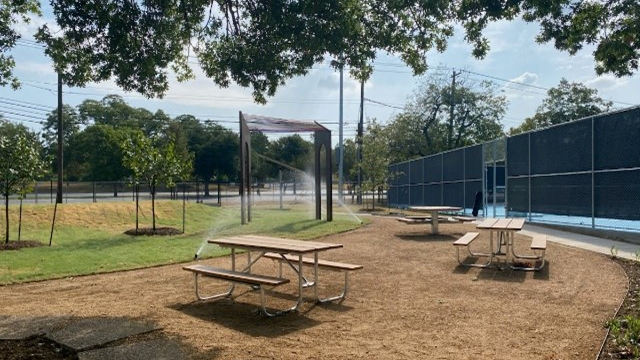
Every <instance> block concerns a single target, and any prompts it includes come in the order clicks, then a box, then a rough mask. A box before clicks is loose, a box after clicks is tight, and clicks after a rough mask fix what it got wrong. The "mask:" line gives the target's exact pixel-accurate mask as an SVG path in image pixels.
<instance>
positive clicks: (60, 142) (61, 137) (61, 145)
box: [56, 73, 64, 204]
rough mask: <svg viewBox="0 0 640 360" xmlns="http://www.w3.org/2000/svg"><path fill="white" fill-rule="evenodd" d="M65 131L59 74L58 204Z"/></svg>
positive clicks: (60, 193)
mask: <svg viewBox="0 0 640 360" xmlns="http://www.w3.org/2000/svg"><path fill="white" fill-rule="evenodd" d="M63 134H64V130H63V128H62V75H61V74H60V73H58V191H57V193H56V204H62V181H63V180H62V179H63V178H62V168H63V165H64V162H63V160H62V155H63V150H62V147H63V139H64V136H63Z"/></svg>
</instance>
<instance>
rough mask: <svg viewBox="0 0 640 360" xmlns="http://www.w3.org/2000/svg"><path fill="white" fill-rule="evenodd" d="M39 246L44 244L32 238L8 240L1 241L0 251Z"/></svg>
mask: <svg viewBox="0 0 640 360" xmlns="http://www.w3.org/2000/svg"><path fill="white" fill-rule="evenodd" d="M39 246H44V244H43V243H41V242H39V241H33V240H9V242H8V243H2V244H1V245H0V251H4V250H20V249H24V248H33V247H39Z"/></svg>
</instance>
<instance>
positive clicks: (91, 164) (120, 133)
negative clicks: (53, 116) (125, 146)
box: [66, 124, 135, 181]
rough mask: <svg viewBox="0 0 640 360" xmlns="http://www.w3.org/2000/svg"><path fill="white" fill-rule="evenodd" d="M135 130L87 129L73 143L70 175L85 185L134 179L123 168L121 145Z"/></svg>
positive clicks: (108, 127)
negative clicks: (87, 183) (82, 181)
mask: <svg viewBox="0 0 640 360" xmlns="http://www.w3.org/2000/svg"><path fill="white" fill-rule="evenodd" d="M134 131H135V130H133V129H130V128H113V127H111V126H108V125H104V124H95V125H91V126H88V127H87V128H86V129H84V130H83V131H82V132H80V133H78V135H76V136H75V137H73V138H72V139H71V142H70V144H69V148H68V151H66V152H67V153H68V159H69V160H68V163H67V166H66V167H67V173H68V176H69V177H70V178H75V179H78V180H84V181H119V180H122V179H125V178H126V177H128V176H130V175H131V171H130V170H129V169H127V168H126V167H125V166H124V165H123V157H124V152H123V150H122V143H123V142H124V141H125V140H126V139H127V138H129V137H130V136H131V134H132V133H133V132H134Z"/></svg>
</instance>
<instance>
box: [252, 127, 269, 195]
mask: <svg viewBox="0 0 640 360" xmlns="http://www.w3.org/2000/svg"><path fill="white" fill-rule="evenodd" d="M270 146H271V143H270V142H269V138H268V137H267V135H265V134H264V133H263V132H261V131H254V132H251V175H252V176H253V177H254V178H255V179H256V180H257V181H258V182H264V181H266V179H267V178H268V177H269V174H271V173H272V171H271V170H272V169H273V164H270V163H269V162H267V161H266V160H265V159H263V158H261V157H260V156H258V155H256V154H260V155H267V154H268V152H269V147H270Z"/></svg>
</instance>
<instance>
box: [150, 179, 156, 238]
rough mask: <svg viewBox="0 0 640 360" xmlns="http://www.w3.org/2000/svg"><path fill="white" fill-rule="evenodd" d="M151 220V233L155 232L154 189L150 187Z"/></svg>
mask: <svg viewBox="0 0 640 360" xmlns="http://www.w3.org/2000/svg"><path fill="white" fill-rule="evenodd" d="M151 218H152V219H153V220H152V222H153V231H156V187H155V186H152V187H151Z"/></svg>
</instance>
